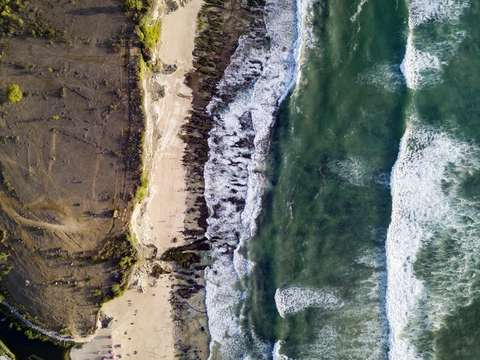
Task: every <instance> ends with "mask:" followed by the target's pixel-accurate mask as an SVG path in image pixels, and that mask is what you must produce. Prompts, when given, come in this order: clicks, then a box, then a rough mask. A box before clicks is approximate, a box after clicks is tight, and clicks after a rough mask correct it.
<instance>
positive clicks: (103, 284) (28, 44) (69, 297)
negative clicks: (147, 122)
mask: <svg viewBox="0 0 480 360" xmlns="http://www.w3.org/2000/svg"><path fill="white" fill-rule="evenodd" d="M33 4H34V5H35V7H33ZM25 16H26V17H27V16H28V17H29V18H31V19H37V20H38V19H41V20H42V24H46V25H45V26H46V28H52V29H55V31H56V35H55V36H53V37H51V38H48V37H45V36H43V37H38V36H37V37H33V36H21V35H22V34H21V33H17V36H11V35H10V36H9V35H7V36H3V37H0V52H1V62H2V63H1V64H0V74H1V75H0V78H1V82H0V92H1V95H0V104H1V105H0V116H1V118H0V139H1V141H0V163H1V166H2V168H3V171H2V176H0V178H1V179H0V180H2V183H1V184H0V207H1V209H0V224H1V225H0V226H1V227H3V229H4V230H5V231H6V238H5V240H4V241H3V242H2V243H1V244H0V252H4V253H6V254H8V255H9V258H8V260H7V261H0V268H1V269H2V270H3V271H4V272H5V273H7V272H8V269H7V268H8V267H10V266H12V267H13V268H12V269H11V271H10V272H9V273H8V274H7V275H5V274H4V275H1V276H2V280H1V282H0V286H1V287H2V288H3V289H4V290H6V291H7V292H8V293H9V295H10V296H11V298H9V299H10V300H13V301H14V302H15V303H17V304H19V305H20V307H21V308H22V309H23V310H24V311H26V312H28V313H30V314H31V315H32V316H36V317H37V320H38V322H39V323H41V324H44V325H45V326H47V327H49V328H53V329H56V330H60V329H62V328H63V329H64V330H65V329H67V331H68V329H70V331H72V333H73V334H79V333H80V334H85V333H86V332H88V331H89V330H91V328H92V326H93V325H94V321H95V314H96V311H97V310H98V302H99V299H98V297H96V296H94V291H95V290H100V291H101V292H102V294H103V295H109V287H110V286H111V285H112V284H113V283H114V281H115V279H114V275H113V274H112V272H111V270H112V262H111V261H106V262H101V263H99V262H97V263H95V262H93V261H92V260H91V257H92V256H95V255H96V254H97V253H98V252H99V251H100V250H101V249H102V248H103V246H104V245H105V243H106V242H107V241H108V239H112V238H113V237H116V236H119V235H120V234H121V233H124V232H125V229H126V226H127V225H128V224H127V222H128V219H129V216H130V212H131V203H129V201H130V200H131V194H132V191H133V190H134V187H135V184H136V183H137V182H138V171H137V170H138V168H139V166H140V165H139V162H138V159H139V156H140V155H139V153H140V151H139V150H138V149H139V145H138V144H139V143H140V142H139V139H140V136H141V131H142V115H141V108H140V107H139V106H138V101H137V105H132V101H131V100H130V95H131V94H132V92H133V91H135V93H134V96H133V97H136V98H139V97H140V96H139V94H140V93H139V92H138V91H139V90H138V89H137V84H138V79H137V77H136V75H135V74H132V73H130V72H129V71H127V69H131V68H132V67H134V64H133V61H134V60H132V59H134V58H135V56H136V51H137V49H136V48H133V47H131V46H130V45H129V44H130V43H131V42H130V39H129V37H130V34H131V25H130V23H129V21H128V19H127V18H126V15H125V13H124V11H123V4H122V2H121V1H116V0H103V1H101V2H100V1H98V0H82V1H78V2H76V1H73V0H70V1H62V0H60V1H53V0H45V1H34V2H32V5H31V6H30V8H29V11H28V12H27V15H25ZM32 21H33V20H32ZM27 24H28V21H27V20H26V25H25V26H27ZM37 34H38V31H37ZM19 35H20V36H19ZM10 84H17V85H19V86H20V88H21V90H22V91H23V92H24V96H23V98H22V99H21V100H20V101H19V102H17V103H9V102H7V101H6V97H5V95H4V93H5V89H6V87H7V86H8V85H10ZM134 88H135V90H133V89H134ZM135 112H137V113H136V114H135ZM132 114H133V115H132ZM135 119H136V122H135V121H134V120H135ZM132 159H133V160H132ZM0 170H1V169H0ZM114 210H119V212H120V216H119V217H118V218H117V219H114V218H113V217H112V214H113V211H114ZM107 260H108V259H107ZM89 278H91V279H89ZM87 279H89V281H88V282H87Z"/></svg>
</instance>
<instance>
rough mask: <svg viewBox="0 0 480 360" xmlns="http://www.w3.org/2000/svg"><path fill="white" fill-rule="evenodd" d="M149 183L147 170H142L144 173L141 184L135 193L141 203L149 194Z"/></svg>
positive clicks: (136, 198)
mask: <svg viewBox="0 0 480 360" xmlns="http://www.w3.org/2000/svg"><path fill="white" fill-rule="evenodd" d="M148 184H149V180H148V178H147V174H146V173H145V172H142V175H140V185H138V187H137V192H136V194H135V200H138V202H139V203H140V204H141V203H142V201H143V199H145V196H146V195H147V188H148Z"/></svg>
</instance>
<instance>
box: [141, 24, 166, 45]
mask: <svg viewBox="0 0 480 360" xmlns="http://www.w3.org/2000/svg"><path fill="white" fill-rule="evenodd" d="M140 31H141V34H142V35H140V39H141V40H143V41H144V42H145V43H146V44H148V46H149V47H150V48H154V47H155V45H156V44H157V42H158V41H159V40H160V35H161V32H162V22H161V21H160V20H157V21H156V22H155V24H153V25H152V26H148V25H142V26H140Z"/></svg>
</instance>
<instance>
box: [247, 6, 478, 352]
mask: <svg viewBox="0 0 480 360" xmlns="http://www.w3.org/2000/svg"><path fill="white" fill-rule="evenodd" d="M427 3H428V2H427V1H415V2H413V1H412V2H407V3H406V2H404V1H398V2H395V1H379V0H369V1H367V2H365V3H364V4H363V6H362V8H361V11H360V13H359V14H358V15H357V16H356V18H355V19H354V21H352V19H351V17H352V16H353V15H354V14H355V13H356V12H357V6H358V5H359V2H357V1H356V2H352V1H329V2H314V3H313V5H312V7H311V8H310V9H311V17H310V20H309V21H310V23H309V24H310V26H311V29H312V33H313V40H311V42H310V45H311V46H310V48H308V49H307V50H306V52H305V59H304V61H303V63H302V65H301V72H302V75H301V78H300V79H301V80H300V82H299V83H297V85H296V86H295V87H294V89H293V90H292V93H291V95H290V96H289V97H287V99H286V100H285V101H284V102H283V103H282V105H281V107H280V109H279V111H278V114H277V119H276V126H275V129H274V133H273V137H272V140H271V148H270V152H269V155H268V158H267V165H268V166H267V171H266V179H267V184H268V185H267V190H266V191H265V194H264V196H263V205H262V212H261V214H260V216H259V218H258V219H257V224H258V231H257V234H256V236H255V237H254V238H253V239H252V240H251V241H250V242H249V244H248V251H247V252H246V254H247V257H248V259H249V260H251V261H253V263H254V264H255V265H254V266H253V270H252V271H251V273H250V276H249V277H248V278H247V280H246V287H247V291H246V299H245V300H244V303H243V306H244V307H243V309H242V311H241V314H242V315H243V316H241V317H240V320H239V323H240V324H241V325H242V326H244V328H246V329H249V334H250V335H249V336H251V337H252V341H253V342H255V341H257V342H258V341H259V340H260V341H261V342H264V343H266V344H269V346H270V349H271V351H272V353H271V355H270V356H273V357H277V358H279V359H287V358H288V359H387V358H391V359H414V358H415V357H416V358H418V359H478V358H480V346H479V343H478V335H479V333H480V297H479V295H480V292H479V290H480V283H479V281H480V278H479V277H478V276H479V275H480V274H478V272H479V270H480V253H479V250H480V245H478V244H477V243H479V235H480V227H479V225H480V217H479V215H480V213H479V210H480V202H479V200H480V197H479V194H480V190H479V185H480V161H479V159H480V158H479V155H480V151H479V150H478V149H479V144H480V117H479V114H480V105H479V104H480V102H479V101H478V94H479V90H480V78H479V75H480V60H479V59H480V56H479V55H480V53H479V45H478V39H480V34H479V30H480V26H479V25H480V24H479V19H480V17H479V14H478V12H479V6H478V4H477V3H474V2H469V3H464V4H465V5H464V6H462V4H463V3H461V2H458V1H451V2H448V3H446V2H444V4H443V5H442V3H441V2H440V1H433V2H432V3H433V5H432V6H433V7H435V6H437V5H438V6H437V8H435V9H433V10H432V9H431V7H432V6H431V7H430V8H428V7H427ZM422 7H423V8H422ZM418 9H420V10H418ZM437 10H438V11H437ZM429 11H430V12H429ZM432 14H433V15H432ZM429 16H430V17H429ZM409 18H410V27H409ZM412 19H413V20H412ZM415 21H416V23H415ZM413 23H415V24H413ZM409 42H410V44H413V46H414V48H415V49H416V50H412V48H410V50H408V49H407V50H406V48H407V43H409ZM408 51H410V58H409V59H410V63H408V64H406V63H404V68H403V70H404V73H402V71H401V69H400V65H401V64H402V61H404V58H407V60H405V61H406V62H408V60H409V59H408V55H406V52H408ZM415 51H417V52H416V53H415ZM419 52H421V53H419ZM426 53H428V54H429V56H428V55H425V54H426ZM412 54H414V55H412ZM433 57H435V58H436V59H437V60H438V62H435V60H432V59H433ZM422 64H423V65H422ZM405 67H406V69H405ZM404 74H405V76H404ZM402 137H403V142H402V149H403V150H402V152H401V153H399V149H400V146H401V139H402ZM395 164H397V165H396V166H395ZM394 166H395V171H394V176H393V181H392V186H393V188H392V189H391V188H390V175H391V171H392V169H393V168H394ZM392 206H393V211H392ZM386 245H387V249H388V251H386ZM387 289H388V290H387ZM387 292H388V294H387ZM405 303H407V305H405ZM408 304H410V305H408ZM406 313H408V314H407V315H406V318H407V320H406V321H403V320H401V319H400V318H401V317H402V315H404V314H406ZM282 315H283V316H282ZM389 337H390V338H389ZM402 343H403V345H402ZM274 345H275V347H274ZM247 353H250V354H256V351H255V350H247V351H245V354H247ZM251 356H253V358H257V357H259V355H251Z"/></svg>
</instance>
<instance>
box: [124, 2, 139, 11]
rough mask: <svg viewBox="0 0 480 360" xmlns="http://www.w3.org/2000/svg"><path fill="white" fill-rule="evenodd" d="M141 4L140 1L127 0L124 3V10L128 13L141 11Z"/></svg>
mask: <svg viewBox="0 0 480 360" xmlns="http://www.w3.org/2000/svg"><path fill="white" fill-rule="evenodd" d="M142 7H143V3H142V1H141V0H127V1H125V10H127V11H130V10H137V11H140V10H142Z"/></svg>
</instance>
